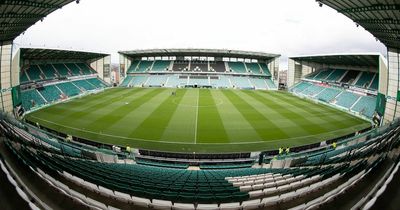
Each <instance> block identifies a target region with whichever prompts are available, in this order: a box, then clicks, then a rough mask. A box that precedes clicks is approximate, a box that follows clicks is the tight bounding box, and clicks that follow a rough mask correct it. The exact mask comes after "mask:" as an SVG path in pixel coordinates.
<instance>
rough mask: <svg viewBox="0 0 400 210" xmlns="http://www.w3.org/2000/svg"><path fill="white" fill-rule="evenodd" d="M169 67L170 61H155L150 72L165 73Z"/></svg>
mask: <svg viewBox="0 0 400 210" xmlns="http://www.w3.org/2000/svg"><path fill="white" fill-rule="evenodd" d="M170 65H171V61H159V60H156V61H154V64H153V67H152V68H151V71H157V72H162V71H166V70H167V69H168V68H169V66H170Z"/></svg>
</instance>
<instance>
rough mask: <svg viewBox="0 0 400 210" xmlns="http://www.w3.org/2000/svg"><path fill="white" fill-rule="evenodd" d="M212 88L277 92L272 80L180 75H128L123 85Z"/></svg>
mask: <svg viewBox="0 0 400 210" xmlns="http://www.w3.org/2000/svg"><path fill="white" fill-rule="evenodd" d="M194 85H197V86H212V87H216V88H232V87H236V88H241V89H264V90H275V89H277V87H276V85H275V84H274V82H273V81H272V80H271V79H266V78H259V77H236V76H224V75H221V76H218V79H214V78H211V77H210V78H206V79H197V78H190V77H184V78H181V77H180V76H178V75H137V76H136V75H135V76H131V75H128V76H127V77H126V78H125V79H124V80H123V81H122V83H121V85H120V86H122V87H143V86H146V87H177V86H194Z"/></svg>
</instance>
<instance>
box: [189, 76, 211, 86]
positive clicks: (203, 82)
mask: <svg viewBox="0 0 400 210" xmlns="http://www.w3.org/2000/svg"><path fill="white" fill-rule="evenodd" d="M188 79H189V80H188V83H187V85H189V86H195V85H197V86H210V83H209V80H208V76H190V77H189V78H188Z"/></svg>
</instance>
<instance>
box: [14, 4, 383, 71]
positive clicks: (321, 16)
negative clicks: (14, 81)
mask: <svg viewBox="0 0 400 210" xmlns="http://www.w3.org/2000/svg"><path fill="white" fill-rule="evenodd" d="M14 43H15V45H16V46H17V47H45V48H61V49H72V50H82V51H94V52H103V53H110V54H111V56H112V62H113V63H119V56H118V53H117V52H118V51H123V50H135V49H154V48H157V49H160V48H214V49H232V50H246V51H260V52H267V53H276V54H280V55H282V57H281V59H280V69H281V70H283V69H286V68H287V57H290V56H296V55H310V54H324V53H346V52H351V53H356V52H380V53H382V54H383V55H384V56H386V48H385V46H384V45H383V44H382V43H380V42H379V41H376V40H375V38H374V37H373V36H372V35H371V34H370V33H369V32H367V31H366V30H364V29H363V28H362V27H356V24H355V23H354V22H353V21H351V20H350V19H348V18H347V17H345V16H344V15H342V14H340V13H338V12H336V11H335V10H333V9H331V8H329V7H327V6H323V7H319V5H318V3H317V2H316V1H315V0H201V1H199V0H80V3H79V4H76V3H75V2H73V3H71V4H68V5H66V6H64V7H63V8H62V9H60V10H57V11H56V12H54V13H52V14H50V15H48V16H47V17H46V18H44V20H43V21H42V22H38V23H36V24H35V25H33V26H32V27H31V28H29V29H28V30H27V31H26V32H25V33H24V34H23V35H21V36H19V37H18V38H17V39H16V40H15V42H14Z"/></svg>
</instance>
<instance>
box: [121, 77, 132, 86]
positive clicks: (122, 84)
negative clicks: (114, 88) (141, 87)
mask: <svg viewBox="0 0 400 210" xmlns="http://www.w3.org/2000/svg"><path fill="white" fill-rule="evenodd" d="M132 79H133V76H129V75H128V76H126V77H125V79H124V81H123V82H122V83H121V85H120V86H121V87H128V85H129V84H130V83H131V81H132Z"/></svg>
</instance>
